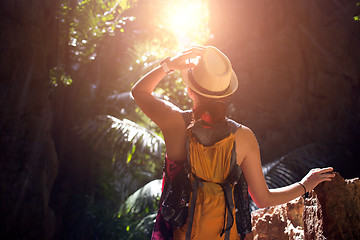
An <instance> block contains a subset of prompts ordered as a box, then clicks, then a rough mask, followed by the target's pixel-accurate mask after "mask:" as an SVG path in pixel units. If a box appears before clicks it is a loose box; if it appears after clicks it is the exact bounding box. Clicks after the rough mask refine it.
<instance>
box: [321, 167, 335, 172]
mask: <svg viewBox="0 0 360 240" xmlns="http://www.w3.org/2000/svg"><path fill="white" fill-rule="evenodd" d="M332 171H334V169H333V168H332V167H327V168H322V169H320V170H319V173H328V172H332Z"/></svg>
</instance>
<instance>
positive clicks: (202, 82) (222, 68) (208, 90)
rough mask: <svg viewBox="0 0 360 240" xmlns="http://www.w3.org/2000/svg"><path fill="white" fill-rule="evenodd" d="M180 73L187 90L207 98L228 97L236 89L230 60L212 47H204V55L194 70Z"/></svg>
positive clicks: (236, 83) (235, 79) (236, 84)
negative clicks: (189, 89)
mask: <svg viewBox="0 0 360 240" xmlns="http://www.w3.org/2000/svg"><path fill="white" fill-rule="evenodd" d="M180 73H181V76H182V78H183V80H184V82H185V84H186V85H187V86H188V87H189V88H191V89H192V90H194V91H195V92H197V93H198V94H200V95H202V96H205V97H208V98H223V97H226V96H229V95H231V94H233V93H234V92H235V91H236V89H237V87H238V79H237V77H236V74H235V72H234V70H233V69H232V67H231V63H230V60H229V59H228V58H227V57H226V56H225V54H223V53H222V52H221V51H220V50H219V49H217V48H216V47H212V46H206V51H205V53H204V54H203V55H202V56H201V58H200V60H199V62H198V64H197V65H196V66H195V67H194V68H189V69H185V70H181V71H180Z"/></svg>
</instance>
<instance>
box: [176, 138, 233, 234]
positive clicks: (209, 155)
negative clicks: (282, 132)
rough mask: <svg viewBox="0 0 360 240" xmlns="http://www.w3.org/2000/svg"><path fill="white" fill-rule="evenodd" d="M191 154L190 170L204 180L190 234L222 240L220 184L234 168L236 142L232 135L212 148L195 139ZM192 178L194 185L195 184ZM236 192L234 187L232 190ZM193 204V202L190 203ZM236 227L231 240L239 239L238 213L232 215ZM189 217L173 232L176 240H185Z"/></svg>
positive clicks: (223, 210) (192, 141) (200, 188)
mask: <svg viewBox="0 0 360 240" xmlns="http://www.w3.org/2000/svg"><path fill="white" fill-rule="evenodd" d="M189 141H190V144H189V154H190V159H191V169H192V173H194V174H195V175H196V176H197V177H200V178H202V179H204V180H205V181H206V182H201V184H200V186H199V188H198V190H197V199H196V205H195V212H194V220H193V225H192V231H191V239H192V240H197V239H200V240H216V239H224V238H225V234H223V236H222V237H220V233H221V231H222V230H223V227H224V221H225V223H226V220H225V218H224V214H225V197H224V192H223V190H222V188H221V186H220V185H219V184H216V183H222V182H224V180H225V179H226V177H227V176H228V173H229V170H230V165H231V155H232V154H231V150H232V147H233V144H234V141H235V137H234V135H233V134H232V133H231V134H230V135H229V136H228V137H226V138H225V139H222V140H220V141H218V142H216V143H215V144H214V145H212V146H204V145H202V144H200V143H198V142H197V141H196V140H195V139H194V138H193V137H191V136H190V137H189ZM193 181H194V180H193V178H192V182H193ZM233 189H234V188H233V187H232V190H233ZM190 202H191V200H190ZM233 216H234V223H233V225H232V228H231V230H230V238H229V239H231V240H235V239H240V236H238V233H237V229H236V223H235V209H234V211H233ZM188 222H189V217H188V219H187V221H186V224H185V225H183V226H181V227H180V228H178V229H174V240H185V239H186V231H187V227H188Z"/></svg>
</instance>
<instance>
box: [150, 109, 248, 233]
mask: <svg viewBox="0 0 360 240" xmlns="http://www.w3.org/2000/svg"><path fill="white" fill-rule="evenodd" d="M183 118H184V121H185V123H186V125H187V126H188V127H187V129H188V138H187V151H188V158H187V161H186V162H182V163H178V162H177V163H171V164H170V166H172V167H170V166H169V163H168V161H167V160H165V166H164V179H165V178H166V179H167V181H166V182H165V185H164V188H163V193H162V196H161V199H160V208H159V212H160V214H161V216H160V217H162V218H163V219H164V220H165V221H166V222H167V223H170V224H171V225H172V226H174V227H180V226H182V225H184V224H185V222H186V220H187V218H189V220H188V228H187V232H186V239H190V236H191V231H192V225H193V217H194V211H195V204H196V199H197V189H198V187H199V186H200V185H201V184H202V183H203V182H206V180H204V179H201V178H200V177H198V176H196V174H195V173H194V172H193V171H192V169H191V164H190V155H189V152H190V150H189V149H190V147H191V145H192V144H194V142H199V143H200V142H201V144H205V145H212V144H214V143H216V142H218V141H221V140H222V139H225V138H227V137H228V136H229V135H230V134H234V133H235V132H236V130H237V129H238V128H239V127H240V126H241V125H240V124H238V123H236V122H235V121H233V120H230V119H227V120H226V122H225V123H221V124H216V125H208V124H207V123H205V122H204V121H202V120H199V121H196V122H191V112H190V111H188V112H184V113H183ZM208 128H211V129H212V130H210V131H209V129H208ZM230 164H231V165H230V170H229V174H228V176H227V177H226V179H225V181H224V182H222V183H217V184H219V185H220V186H221V188H222V190H223V192H224V197H225V203H226V204H225V205H226V206H225V211H226V212H228V214H226V212H225V214H224V226H223V229H222V232H221V236H222V235H223V234H225V239H229V235H230V229H231V227H232V226H233V223H234V221H235V219H236V227H237V230H238V233H239V234H240V235H241V239H244V238H245V235H246V234H247V233H249V232H251V227H252V226H251V216H250V210H249V196H248V191H247V183H246V179H245V177H244V174H243V173H242V170H241V168H240V166H239V165H238V164H237V163H236V150H235V142H234V143H233V146H232V149H231V163H230ZM172 170H173V172H171V171H172ZM190 178H191V179H192V181H190ZM232 186H234V191H233V190H232ZM233 193H234V194H233ZM191 194H192V196H193V197H192V198H191V202H190V195H191ZM233 195H234V196H233ZM233 199H234V201H233ZM234 208H235V209H236V210H235V211H236V214H235V217H234V216H233V209H234ZM226 216H227V217H226ZM225 217H226V218H227V219H226V221H225ZM225 222H226V226H225ZM155 228H156V227H155ZM153 236H154V234H153ZM171 237H172V236H171V235H170V236H169V238H168V239H171ZM153 239H160V238H153Z"/></svg>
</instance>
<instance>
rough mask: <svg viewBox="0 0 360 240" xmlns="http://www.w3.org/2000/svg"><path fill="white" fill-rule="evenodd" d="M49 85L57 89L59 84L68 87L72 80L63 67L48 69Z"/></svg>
mask: <svg viewBox="0 0 360 240" xmlns="http://www.w3.org/2000/svg"><path fill="white" fill-rule="evenodd" d="M49 78H50V84H51V86H53V87H57V86H58V85H59V84H63V85H64V86H69V85H71V84H72V82H73V81H72V79H71V76H70V75H69V74H67V73H66V72H65V70H64V68H63V67H61V66H56V67H53V68H52V69H50V72H49Z"/></svg>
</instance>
